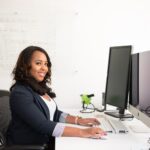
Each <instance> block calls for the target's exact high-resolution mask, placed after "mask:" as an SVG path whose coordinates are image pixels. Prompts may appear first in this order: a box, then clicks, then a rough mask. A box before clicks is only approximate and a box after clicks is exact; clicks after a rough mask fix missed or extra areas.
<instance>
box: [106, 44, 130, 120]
mask: <svg viewBox="0 0 150 150" xmlns="http://www.w3.org/2000/svg"><path fill="white" fill-rule="evenodd" d="M131 48H132V47H131V45H128V46H115V47H110V51H109V61H108V70H107V81H106V89H105V103H106V105H107V104H109V105H112V106H115V107H116V108H117V111H116V110H115V111H105V113H106V114H108V115H111V116H113V117H117V118H128V117H132V115H131V114H125V109H126V108H127V101H128V92H129V74H130V65H131V63H130V61H131Z"/></svg>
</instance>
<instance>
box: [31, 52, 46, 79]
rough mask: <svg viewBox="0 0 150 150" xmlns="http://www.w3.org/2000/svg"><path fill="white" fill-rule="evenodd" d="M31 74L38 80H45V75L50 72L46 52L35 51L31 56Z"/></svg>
mask: <svg viewBox="0 0 150 150" xmlns="http://www.w3.org/2000/svg"><path fill="white" fill-rule="evenodd" d="M30 63H31V69H30V74H31V76H32V77H33V78H34V79H36V80H37V81H38V82H41V81H43V80H44V77H45V75H46V74H47V72H48V61H47V57H46V55H45V54H44V53H42V52H40V51H35V52H34V53H33V55H32V57H31V62H30Z"/></svg>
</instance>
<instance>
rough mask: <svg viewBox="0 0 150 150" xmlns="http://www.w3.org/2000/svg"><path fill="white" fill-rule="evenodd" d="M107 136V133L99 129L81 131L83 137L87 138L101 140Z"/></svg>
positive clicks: (92, 128)
mask: <svg viewBox="0 0 150 150" xmlns="http://www.w3.org/2000/svg"><path fill="white" fill-rule="evenodd" d="M105 135H107V133H106V132H105V131H103V130H102V129H101V128H99V127H91V128H86V129H82V130H81V137H85V138H94V139H100V138H101V137H102V136H105Z"/></svg>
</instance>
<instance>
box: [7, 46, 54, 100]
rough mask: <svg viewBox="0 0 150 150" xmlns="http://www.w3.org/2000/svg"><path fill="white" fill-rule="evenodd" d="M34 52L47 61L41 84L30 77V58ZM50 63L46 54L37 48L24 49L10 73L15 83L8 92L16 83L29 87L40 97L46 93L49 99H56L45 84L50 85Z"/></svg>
mask: <svg viewBox="0 0 150 150" xmlns="http://www.w3.org/2000/svg"><path fill="white" fill-rule="evenodd" d="M35 51H40V52H42V53H44V54H45V56H46V58H47V61H48V72H47V74H46V76H45V78H44V80H43V81H42V82H37V81H36V80H35V79H34V78H33V77H32V76H31V75H30V69H31V65H30V62H31V58H32V55H33V53H34V52H35ZM51 66H52V64H51V62H50V58H49V56H48V54H47V52H46V51H45V50H44V49H43V48H41V47H38V46H29V47H27V48H25V49H24V50H23V51H22V52H21V53H20V55H19V57H18V60H17V63H16V66H15V68H14V69H13V71H12V75H13V76H14V77H13V80H14V81H15V83H14V84H13V85H12V86H11V88H10V90H12V88H13V87H14V86H15V84H16V83H17V82H19V83H22V84H27V85H29V86H30V87H31V88H32V89H33V90H34V91H35V92H37V93H38V94H40V95H44V94H45V93H48V94H49V95H50V97H51V98H54V97H56V95H55V93H53V92H52V90H51V88H49V87H48V86H47V84H50V83H51Z"/></svg>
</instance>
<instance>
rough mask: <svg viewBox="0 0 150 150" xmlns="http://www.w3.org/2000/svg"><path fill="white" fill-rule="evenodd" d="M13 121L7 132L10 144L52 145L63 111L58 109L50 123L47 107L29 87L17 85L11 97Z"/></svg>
mask: <svg viewBox="0 0 150 150" xmlns="http://www.w3.org/2000/svg"><path fill="white" fill-rule="evenodd" d="M10 108H11V112H12V121H11V123H10V125H9V128H8V131H7V142H8V144H45V143H51V139H52V141H54V140H53V137H51V135H52V133H53V130H54V128H55V126H56V124H57V122H58V121H59V117H60V115H61V113H62V111H60V110H58V109H56V112H55V114H54V121H50V120H49V118H50V114H49V110H48V107H47V105H46V104H45V103H44V101H43V100H42V99H41V97H40V96H39V95H38V94H37V93H36V92H34V91H33V90H32V89H31V88H30V87H29V86H25V85H22V84H16V85H15V87H14V88H13V90H12V92H11V95H10Z"/></svg>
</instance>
